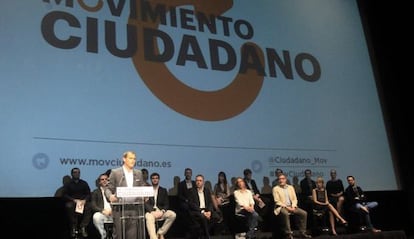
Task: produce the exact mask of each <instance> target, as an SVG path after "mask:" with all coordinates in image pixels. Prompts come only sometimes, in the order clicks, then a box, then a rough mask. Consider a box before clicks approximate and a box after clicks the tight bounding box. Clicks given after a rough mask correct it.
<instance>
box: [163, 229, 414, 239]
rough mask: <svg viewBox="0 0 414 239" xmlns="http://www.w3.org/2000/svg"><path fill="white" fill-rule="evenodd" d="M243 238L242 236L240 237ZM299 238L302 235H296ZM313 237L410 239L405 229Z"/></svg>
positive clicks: (261, 238) (267, 237)
mask: <svg viewBox="0 0 414 239" xmlns="http://www.w3.org/2000/svg"><path fill="white" fill-rule="evenodd" d="M238 238H239V239H242V237H238ZM294 238H295V239H296V238H297V239H299V238H300V237H294ZM312 238H317V239H409V238H408V237H407V236H406V234H405V232H404V231H382V232H378V233H371V232H361V233H352V234H338V235H337V236H331V235H319V236H313V237H312ZM168 239H184V238H181V237H175V238H171V237H170V238H168ZM211 239H236V238H235V237H233V236H231V235H220V236H211ZM256 239H277V238H273V237H272V233H270V232H258V233H257V235H256Z"/></svg>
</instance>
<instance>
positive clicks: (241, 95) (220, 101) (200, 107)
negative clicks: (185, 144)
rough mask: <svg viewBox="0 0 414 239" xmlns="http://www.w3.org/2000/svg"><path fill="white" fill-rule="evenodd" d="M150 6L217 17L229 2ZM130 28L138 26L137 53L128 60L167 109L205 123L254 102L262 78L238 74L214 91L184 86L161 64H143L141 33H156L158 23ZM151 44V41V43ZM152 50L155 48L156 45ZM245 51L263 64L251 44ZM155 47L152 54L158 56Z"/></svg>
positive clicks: (175, 0) (195, 0) (178, 0)
mask: <svg viewBox="0 0 414 239" xmlns="http://www.w3.org/2000/svg"><path fill="white" fill-rule="evenodd" d="M140 4H141V1H137V12H139V9H141V6H140ZM150 4H152V5H153V6H156V5H157V4H163V5H165V6H167V9H170V8H172V7H177V6H181V5H193V6H194V8H195V10H196V11H197V12H203V13H206V14H210V15H214V16H219V15H220V14H223V13H224V12H225V11H227V10H228V9H230V8H231V7H232V5H233V1H232V0H209V1H199V0H155V1H151V3H150ZM129 23H130V24H136V25H137V26H138V31H137V41H138V49H139V50H138V51H137V52H136V54H135V55H134V56H133V57H132V61H133V63H134V66H135V68H136V70H137V71H138V73H139V75H140V76H141V78H142V80H143V81H144V83H145V84H146V85H147V87H148V88H149V89H150V90H151V91H152V93H153V94H154V95H155V96H156V97H157V98H158V99H160V100H161V101H162V102H163V103H164V104H166V105H167V106H168V107H170V108H171V109H173V110H175V111H176V112H178V113H181V114H183V115H186V116H188V117H191V118H194V119H199V120H205V121H219V120H225V119H229V118H231V117H234V116H236V115H238V114H240V113H242V112H243V111H245V110H246V109H247V108H248V107H249V106H250V105H251V104H252V103H253V102H254V100H255V99H256V97H257V95H258V94H259V92H260V90H261V87H262V85H263V80H264V76H260V75H258V74H257V72H256V71H255V70H252V69H250V70H248V71H247V72H246V73H243V74H241V73H239V74H237V75H236V77H235V78H234V79H233V81H232V82H231V83H230V84H229V85H227V86H226V87H224V88H222V89H219V90H216V91H202V90H198V89H194V88H192V87H189V86H187V85H186V84H184V83H183V82H181V81H180V80H179V79H177V78H176V77H175V76H174V75H173V74H172V73H171V72H170V71H169V69H168V68H167V66H166V65H165V63H162V62H153V61H147V60H145V58H144V50H143V49H144V37H143V35H144V34H143V29H144V28H146V29H148V28H149V29H158V26H159V24H160V22H159V20H158V21H155V22H151V21H146V22H144V21H141V20H137V19H130V20H129ZM154 41H155V40H154ZM153 44H154V46H158V45H157V43H156V42H154V43H153ZM245 47H250V48H253V49H254V50H255V51H256V53H257V54H258V56H259V58H260V61H261V63H262V64H263V63H264V55H263V52H262V51H261V49H260V48H259V47H258V46H257V45H255V44H254V43H245V44H244V45H243V46H242V47H241V49H240V50H241V51H243V49H244V48H245ZM157 49H158V47H155V49H154V50H155V51H157V52H155V53H157V54H158V53H159V52H158V50H157Z"/></svg>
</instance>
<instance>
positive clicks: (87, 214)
mask: <svg viewBox="0 0 414 239" xmlns="http://www.w3.org/2000/svg"><path fill="white" fill-rule="evenodd" d="M70 174H71V177H72V179H71V181H70V182H69V183H67V184H66V185H65V188H64V194H63V199H64V200H65V201H66V203H65V207H66V212H67V214H68V217H69V222H70V226H71V237H75V236H76V234H77V231H78V226H79V227H80V232H81V234H82V236H83V237H88V232H87V230H86V228H87V226H88V224H89V222H90V220H91V208H90V199H91V190H90V187H89V184H88V183H87V182H86V181H85V180H82V179H81V178H80V169H79V168H72V170H71V171H70ZM78 219H80V222H78ZM78 224H79V225H78Z"/></svg>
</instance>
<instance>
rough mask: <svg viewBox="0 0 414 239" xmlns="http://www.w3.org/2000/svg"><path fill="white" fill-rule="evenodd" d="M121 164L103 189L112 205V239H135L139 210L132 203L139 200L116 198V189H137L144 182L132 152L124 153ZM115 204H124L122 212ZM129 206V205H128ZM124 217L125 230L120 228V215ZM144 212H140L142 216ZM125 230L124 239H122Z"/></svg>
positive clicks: (113, 171) (112, 172) (112, 171)
mask: <svg viewBox="0 0 414 239" xmlns="http://www.w3.org/2000/svg"><path fill="white" fill-rule="evenodd" d="M122 161H123V164H122V166H121V167H118V168H115V169H112V170H111V173H110V174H109V178H108V180H109V181H108V185H107V187H106V189H105V196H106V197H107V199H108V200H109V201H110V202H111V203H114V204H113V205H112V218H113V221H114V226H113V234H112V235H113V238H114V239H135V238H137V234H138V227H137V222H136V220H137V218H138V216H139V210H137V207H134V206H133V203H134V202H139V200H140V199H141V198H136V197H125V198H118V197H117V194H116V193H117V188H118V187H131V188H132V187H138V186H145V182H144V180H143V177H142V172H141V170H139V169H136V168H135V164H136V161H137V156H136V153H135V152H134V151H126V152H125V153H123V155H122ZM116 203H124V204H123V205H124V206H123V212H122V211H121V205H116ZM128 204H130V205H128ZM122 213H123V215H122V216H124V217H126V218H127V219H125V221H124V222H125V224H124V225H125V228H123V227H122V225H123V224H122V223H123V222H122V221H121V214H122ZM143 213H144V212H142V214H143ZM123 229H124V230H125V238H123V237H122V235H123V231H122V230H123Z"/></svg>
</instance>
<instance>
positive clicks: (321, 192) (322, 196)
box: [312, 177, 348, 236]
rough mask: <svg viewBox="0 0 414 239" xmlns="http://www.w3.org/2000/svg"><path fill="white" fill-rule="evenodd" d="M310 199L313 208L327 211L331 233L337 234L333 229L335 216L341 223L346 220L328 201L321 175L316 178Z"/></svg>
mask: <svg viewBox="0 0 414 239" xmlns="http://www.w3.org/2000/svg"><path fill="white" fill-rule="evenodd" d="M312 200H313V203H314V209H316V210H320V211H325V212H326V211H327V212H329V223H330V225H331V232H332V235H335V236H336V235H337V233H336V230H335V218H334V216H335V217H336V218H338V219H339V220H340V222H341V223H342V225H345V226H346V225H347V224H348V223H347V221H346V220H345V219H344V218H343V217H341V215H339V213H338V211H337V210H336V209H335V207H334V206H332V204H331V203H329V201H328V193H327V191H326V190H325V184H324V180H323V178H322V177H318V178H317V179H316V188H314V189H312Z"/></svg>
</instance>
